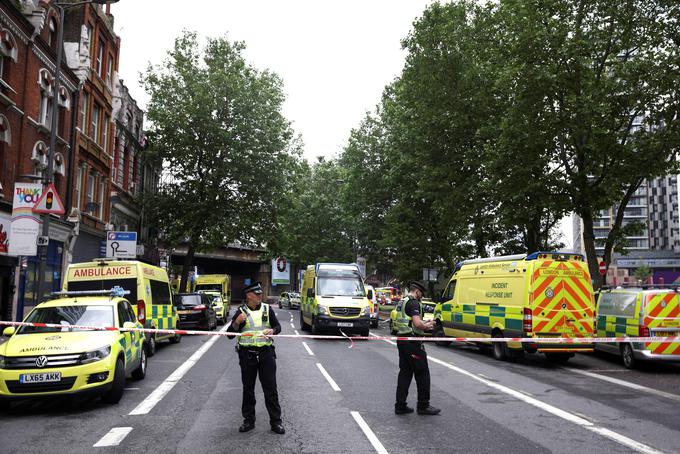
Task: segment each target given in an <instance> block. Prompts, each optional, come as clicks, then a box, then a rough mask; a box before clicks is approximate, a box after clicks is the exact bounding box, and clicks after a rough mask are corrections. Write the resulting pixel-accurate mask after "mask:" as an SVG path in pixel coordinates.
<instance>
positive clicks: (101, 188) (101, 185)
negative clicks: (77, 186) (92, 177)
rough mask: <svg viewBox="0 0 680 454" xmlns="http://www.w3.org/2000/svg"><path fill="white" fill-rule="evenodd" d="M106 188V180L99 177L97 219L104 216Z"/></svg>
mask: <svg viewBox="0 0 680 454" xmlns="http://www.w3.org/2000/svg"><path fill="white" fill-rule="evenodd" d="M105 190H106V181H104V178H100V179H99V194H98V196H99V197H98V203H99V208H98V209H97V217H98V218H99V219H103V218H104V191H105Z"/></svg>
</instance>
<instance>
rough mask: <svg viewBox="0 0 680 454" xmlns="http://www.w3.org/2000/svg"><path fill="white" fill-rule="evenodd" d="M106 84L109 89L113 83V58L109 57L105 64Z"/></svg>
mask: <svg viewBox="0 0 680 454" xmlns="http://www.w3.org/2000/svg"><path fill="white" fill-rule="evenodd" d="M106 82H107V83H108V84H109V87H110V86H111V84H112V83H113V57H112V56H111V55H109V60H108V61H107V62H106Z"/></svg>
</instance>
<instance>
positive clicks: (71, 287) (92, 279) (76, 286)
mask: <svg viewBox="0 0 680 454" xmlns="http://www.w3.org/2000/svg"><path fill="white" fill-rule="evenodd" d="M115 286H120V287H122V288H123V289H124V290H129V291H130V293H129V294H128V295H126V298H127V299H128V301H129V302H130V303H131V304H132V307H133V309H134V311H135V315H136V316H137V319H138V320H139V322H140V323H141V324H142V325H144V328H150V329H175V328H176V326H177V311H176V309H175V308H174V306H173V305H172V297H171V295H170V282H169V281H168V274H167V273H166V272H165V270H164V269H162V268H158V267H155V266H152V265H149V264H146V263H143V262H139V261H136V260H111V259H97V260H95V261H92V262H84V263H74V264H71V265H69V267H68V271H67V272H66V278H65V279H64V290H65V291H83V290H107V289H110V288H112V287H115ZM145 335H146V340H145V345H146V349H147V355H148V356H153V355H154V354H155V353H156V342H158V341H161V340H168V341H170V342H171V343H177V342H179V341H180V339H181V337H180V335H174V334H155V333H154V334H150V333H145Z"/></svg>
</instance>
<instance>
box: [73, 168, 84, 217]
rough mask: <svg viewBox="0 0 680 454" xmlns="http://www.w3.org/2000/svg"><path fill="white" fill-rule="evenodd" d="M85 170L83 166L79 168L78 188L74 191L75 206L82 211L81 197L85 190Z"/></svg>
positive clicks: (77, 173)
mask: <svg viewBox="0 0 680 454" xmlns="http://www.w3.org/2000/svg"><path fill="white" fill-rule="evenodd" d="M84 171H85V169H84V168H83V166H78V170H77V171H76V187H75V191H74V196H75V199H76V203H75V206H76V208H78V209H79V210H80V204H81V201H80V199H81V195H82V190H83V172H84Z"/></svg>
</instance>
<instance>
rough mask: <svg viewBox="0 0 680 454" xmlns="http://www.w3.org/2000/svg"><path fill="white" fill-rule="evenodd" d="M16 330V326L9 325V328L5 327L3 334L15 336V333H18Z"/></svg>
mask: <svg viewBox="0 0 680 454" xmlns="http://www.w3.org/2000/svg"><path fill="white" fill-rule="evenodd" d="M16 331H17V330H16V328H14V327H13V326H8V327H7V328H5V329H4V331H3V332H2V335H3V336H5V337H12V336H14V333H16Z"/></svg>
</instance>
